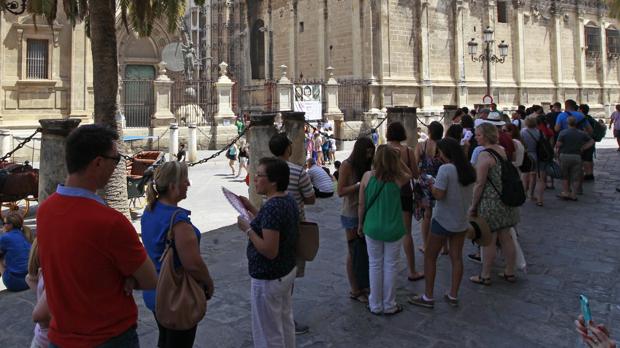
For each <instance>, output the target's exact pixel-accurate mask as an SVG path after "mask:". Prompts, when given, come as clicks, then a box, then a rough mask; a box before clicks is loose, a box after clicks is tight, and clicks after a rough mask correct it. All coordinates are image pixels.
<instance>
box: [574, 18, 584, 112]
mask: <svg viewBox="0 0 620 348" xmlns="http://www.w3.org/2000/svg"><path fill="white" fill-rule="evenodd" d="M585 21H586V19H585V17H584V14H583V13H578V19H577V21H576V25H577V46H576V50H577V52H576V56H577V59H576V60H575V73H576V74H575V77H576V80H577V86H578V88H579V91H578V92H577V98H576V100H583V96H584V90H583V85H584V83H585V81H586V48H585V47H586V38H585V33H584V30H585V29H584V28H585Z"/></svg>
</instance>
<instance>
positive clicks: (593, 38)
mask: <svg viewBox="0 0 620 348" xmlns="http://www.w3.org/2000/svg"><path fill="white" fill-rule="evenodd" d="M584 30H585V33H584V34H585V38H586V55H587V56H588V57H592V58H597V57H599V56H600V54H601V28H599V27H597V26H596V25H595V24H593V23H588V24H586V26H585V28H584Z"/></svg>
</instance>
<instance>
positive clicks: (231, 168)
mask: <svg viewBox="0 0 620 348" xmlns="http://www.w3.org/2000/svg"><path fill="white" fill-rule="evenodd" d="M228 166H229V167H230V170H232V175H235V160H229V161H228Z"/></svg>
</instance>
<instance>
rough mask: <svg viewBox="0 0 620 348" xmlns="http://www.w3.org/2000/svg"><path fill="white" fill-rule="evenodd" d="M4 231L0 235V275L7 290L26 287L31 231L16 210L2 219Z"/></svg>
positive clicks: (19, 289)
mask: <svg viewBox="0 0 620 348" xmlns="http://www.w3.org/2000/svg"><path fill="white" fill-rule="evenodd" d="M3 223H4V224H3V227H4V232H5V233H3V235H2V236H0V275H2V282H3V283H4V286H6V288H7V290H9V291H23V290H27V289H28V284H27V283H26V275H27V274H28V254H29V253H30V247H31V243H32V231H30V229H29V228H28V227H26V226H24V219H23V218H22V217H21V215H19V212H17V211H11V212H9V213H8V214H7V215H6V217H5V218H4V221H3Z"/></svg>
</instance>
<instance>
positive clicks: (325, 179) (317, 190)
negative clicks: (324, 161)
mask: <svg viewBox="0 0 620 348" xmlns="http://www.w3.org/2000/svg"><path fill="white" fill-rule="evenodd" d="M306 166H307V167H308V176H309V177H310V181H312V186H313V187H314V195H315V196H316V197H317V198H328V197H331V196H333V195H334V181H333V179H332V177H331V175H329V174H327V172H326V171H325V169H323V168H322V167H321V166H318V165H317V164H316V161H315V160H314V159H313V158H309V159H308V160H307V161H306Z"/></svg>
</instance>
